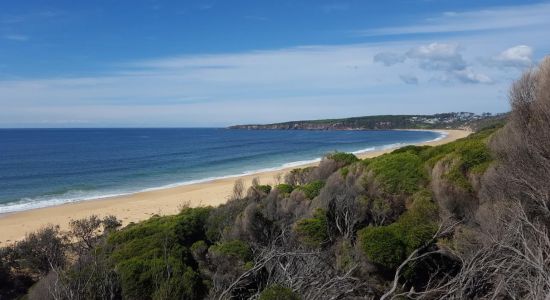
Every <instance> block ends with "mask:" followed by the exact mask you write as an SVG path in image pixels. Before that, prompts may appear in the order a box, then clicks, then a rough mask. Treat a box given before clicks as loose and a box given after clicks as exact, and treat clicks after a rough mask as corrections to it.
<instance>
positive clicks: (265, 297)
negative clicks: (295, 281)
mask: <svg viewBox="0 0 550 300" xmlns="http://www.w3.org/2000/svg"><path fill="white" fill-rule="evenodd" d="M259 300H300V297H299V296H298V295H297V294H296V293H294V292H293V291H292V290H291V289H290V288H287V287H284V286H280V285H277V284H275V285H271V286H269V287H267V288H266V289H264V290H263V291H262V293H261V294H260V298H259Z"/></svg>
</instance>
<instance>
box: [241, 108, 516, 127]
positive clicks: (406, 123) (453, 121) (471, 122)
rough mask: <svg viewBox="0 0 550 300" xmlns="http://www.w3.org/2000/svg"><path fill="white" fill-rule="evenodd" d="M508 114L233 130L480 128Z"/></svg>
mask: <svg viewBox="0 0 550 300" xmlns="http://www.w3.org/2000/svg"><path fill="white" fill-rule="evenodd" d="M506 116H507V115H506V114H497V115H491V114H487V113H485V114H482V115H476V114H473V113H468V112H458V113H444V114H435V115H379V116H365V117H355V118H346V119H326V120H309V121H292V122H285V123H275V124H267V125H236V126H231V127H230V128H232V129H278V130H281V129H283V130H295V129H302V130H304V129H305V130H358V129H359V130H360V129H362V130H365V129H441V128H447V129H452V128H470V129H474V130H477V129H480V128H485V127H488V126H493V125H497V124H502V123H503V122H504V120H505V118H506Z"/></svg>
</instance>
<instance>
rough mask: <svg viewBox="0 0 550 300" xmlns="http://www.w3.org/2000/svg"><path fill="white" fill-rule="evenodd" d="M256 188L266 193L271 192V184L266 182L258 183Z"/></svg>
mask: <svg viewBox="0 0 550 300" xmlns="http://www.w3.org/2000/svg"><path fill="white" fill-rule="evenodd" d="M255 188H256V189H257V190H259V191H261V192H262V193H264V194H269V193H270V192H271V186H270V185H267V184H264V185H257V186H255Z"/></svg>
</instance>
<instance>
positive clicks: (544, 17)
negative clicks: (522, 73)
mask: <svg viewBox="0 0 550 300" xmlns="http://www.w3.org/2000/svg"><path fill="white" fill-rule="evenodd" d="M548 16H550V3H539V4H531V5H520V6H504V7H497V8H491V9H484V10H476V11H465V12H446V13H443V14H442V15H441V16H438V17H434V18H429V19H426V20H424V21H423V22H420V23H418V24H408V25H406V26H397V27H384V28H374V29H368V30H361V31H355V32H354V34H355V35H359V36H383V35H407V34H425V33H445V32H472V31H483V30H502V29H510V28H521V27H531V26H540V27H544V26H547V25H548V24H550V18H549V17H548ZM547 28H548V27H547Z"/></svg>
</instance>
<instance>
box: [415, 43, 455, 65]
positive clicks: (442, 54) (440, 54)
mask: <svg viewBox="0 0 550 300" xmlns="http://www.w3.org/2000/svg"><path fill="white" fill-rule="evenodd" d="M407 57H409V58H411V59H416V60H418V61H419V65H420V67H421V68H423V69H426V70H443V71H452V70H462V69H464V68H465V67H466V62H465V61H464V59H463V58H462V55H461V54H460V53H459V47H458V44H445V43H431V44H429V45H422V46H419V47H415V48H412V49H411V50H409V51H408V52H407Z"/></svg>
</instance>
